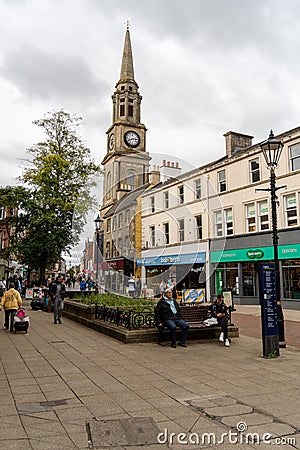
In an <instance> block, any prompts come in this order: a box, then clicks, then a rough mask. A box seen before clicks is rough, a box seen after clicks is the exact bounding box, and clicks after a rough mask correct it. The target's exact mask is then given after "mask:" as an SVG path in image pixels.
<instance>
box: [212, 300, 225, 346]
mask: <svg viewBox="0 0 300 450" xmlns="http://www.w3.org/2000/svg"><path fill="white" fill-rule="evenodd" d="M209 309H210V311H211V314H212V317H216V319H217V320H218V325H219V327H221V334H220V336H219V341H220V342H224V344H225V347H230V340H229V339H228V321H229V319H230V310H229V306H227V305H225V303H224V298H223V297H222V295H221V294H219V295H217V299H216V301H215V302H214V303H212V304H211V305H210V307H209Z"/></svg>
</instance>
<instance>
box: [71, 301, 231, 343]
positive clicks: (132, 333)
mask: <svg viewBox="0 0 300 450" xmlns="http://www.w3.org/2000/svg"><path fill="white" fill-rule="evenodd" d="M95 313H96V305H85V304H82V303H80V302H76V301H74V300H67V299H66V300H65V301H64V309H63V316H64V317H67V318H68V319H71V320H74V321H75V322H78V323H80V324H82V325H84V326H87V327H89V328H92V329H94V330H96V331H99V332H100V333H103V334H106V335H108V336H111V337H113V338H115V339H117V340H119V341H122V342H124V343H125V344H129V343H133V342H135V343H139V342H140V343H142V342H158V331H157V329H156V327H154V328H144V329H134V330H128V329H126V328H124V327H121V326H117V325H115V324H113V323H110V322H106V321H103V320H100V319H97V320H96V319H95ZM219 334H220V330H219V329H218V328H216V327H212V328H209V327H208V328H200V329H190V331H189V336H188V339H189V340H194V339H196V340H204V341H207V340H209V339H217V337H218V335H219ZM228 334H229V337H230V338H233V337H239V330H238V328H237V327H236V326H230V327H229V328H228ZM166 339H168V337H166Z"/></svg>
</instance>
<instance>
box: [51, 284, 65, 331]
mask: <svg viewBox="0 0 300 450" xmlns="http://www.w3.org/2000/svg"><path fill="white" fill-rule="evenodd" d="M65 292H66V286H65V285H64V284H62V277H61V276H60V275H58V276H57V278H56V283H51V285H50V287H49V295H50V296H51V297H52V301H53V305H54V310H53V311H54V323H62V322H61V316H62V309H63V299H64V294H65Z"/></svg>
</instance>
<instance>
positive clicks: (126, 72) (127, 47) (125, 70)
mask: <svg viewBox="0 0 300 450" xmlns="http://www.w3.org/2000/svg"><path fill="white" fill-rule="evenodd" d="M126 81H131V82H134V70H133V58H132V49H131V41H130V33H129V29H128V28H127V30H126V34H125V42H124V49H123V57H122V65H121V73H120V80H119V81H118V83H117V84H119V83H123V82H126Z"/></svg>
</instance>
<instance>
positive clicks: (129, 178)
mask: <svg viewBox="0 0 300 450" xmlns="http://www.w3.org/2000/svg"><path fill="white" fill-rule="evenodd" d="M126 182H127V184H129V186H130V188H131V189H134V188H135V173H134V172H133V171H132V170H131V171H130V172H128V173H127V181H126Z"/></svg>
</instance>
